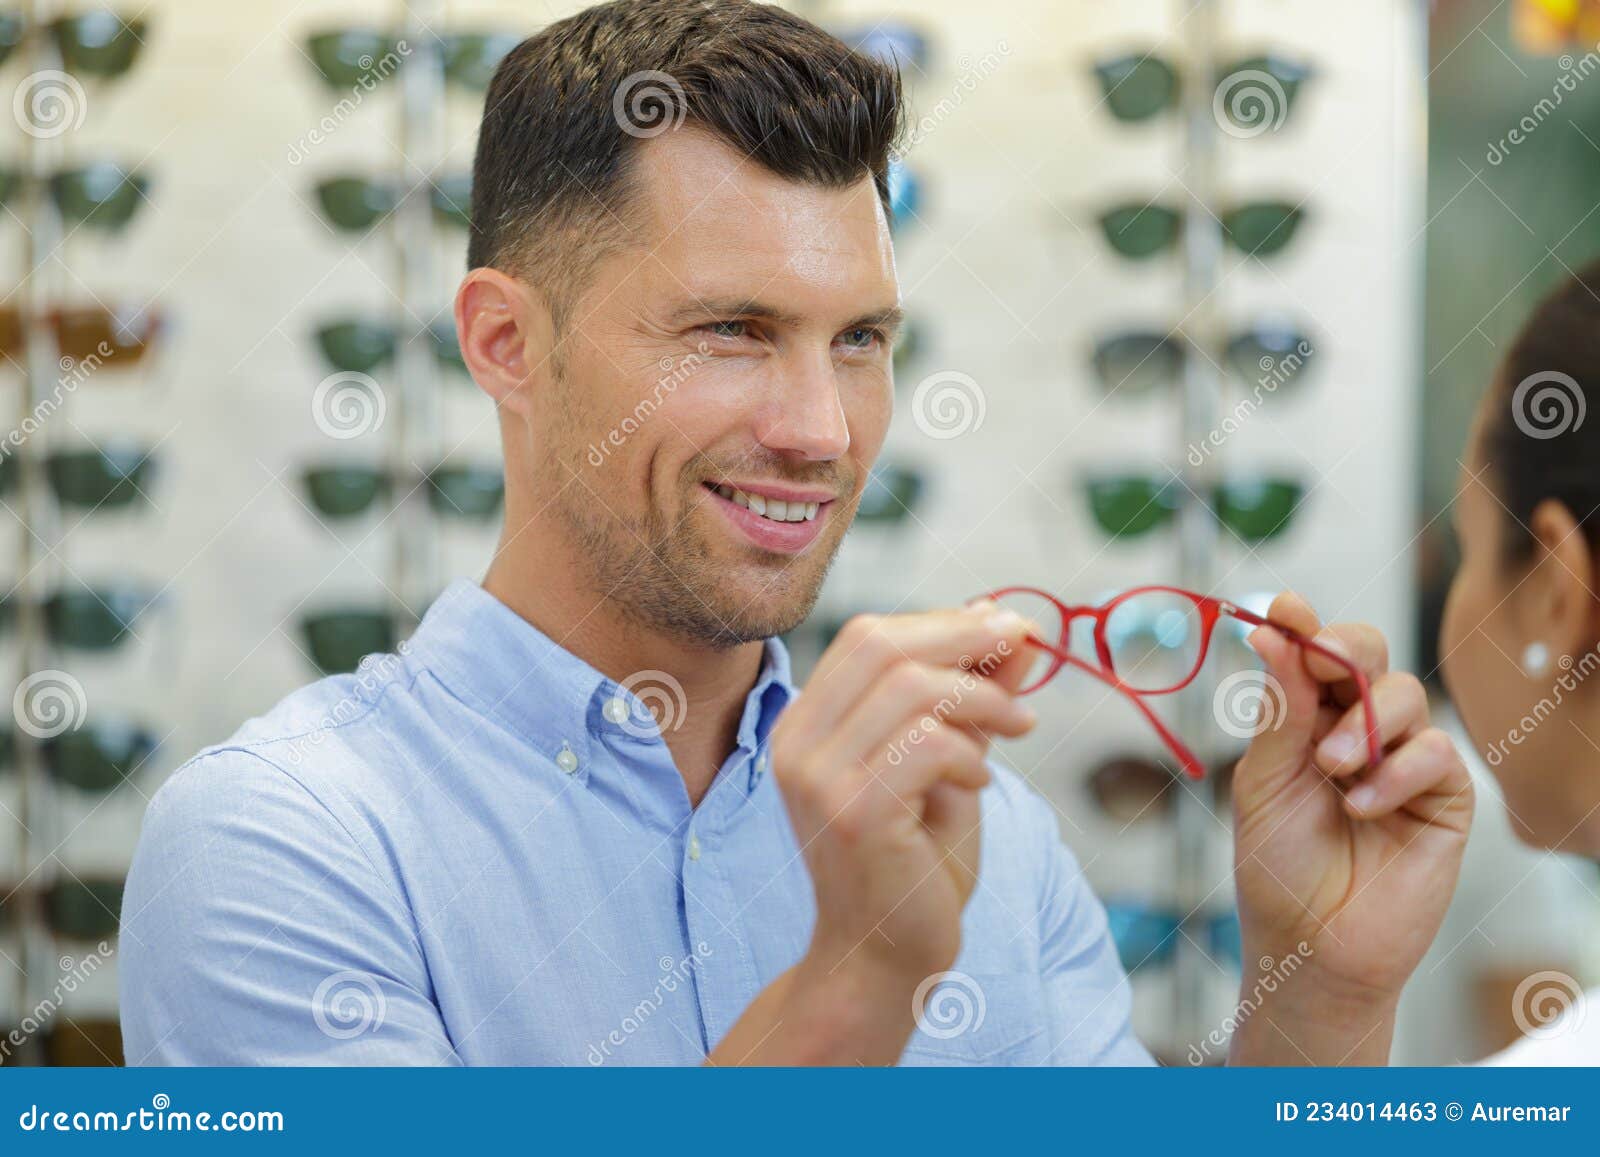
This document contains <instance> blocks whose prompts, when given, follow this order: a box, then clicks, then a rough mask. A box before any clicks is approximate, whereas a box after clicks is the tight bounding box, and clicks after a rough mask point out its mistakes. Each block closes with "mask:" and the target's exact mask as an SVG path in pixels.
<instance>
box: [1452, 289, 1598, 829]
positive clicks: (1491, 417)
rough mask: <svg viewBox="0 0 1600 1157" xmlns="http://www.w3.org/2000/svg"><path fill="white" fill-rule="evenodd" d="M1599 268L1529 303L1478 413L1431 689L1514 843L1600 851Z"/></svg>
mask: <svg viewBox="0 0 1600 1157" xmlns="http://www.w3.org/2000/svg"><path fill="white" fill-rule="evenodd" d="M1591 402H1593V403H1595V404H1596V405H1597V406H1600V263H1596V264H1594V265H1591V266H1589V267H1587V268H1586V269H1584V270H1583V271H1582V272H1581V273H1579V274H1578V275H1577V276H1575V277H1573V278H1570V279H1569V280H1568V281H1566V282H1565V283H1564V284H1563V285H1562V286H1561V287H1560V288H1559V289H1557V290H1556V291H1555V292H1554V293H1552V294H1551V295H1550V296H1549V297H1548V298H1546V299H1545V300H1544V301H1543V302H1541V303H1540V305H1539V307H1538V308H1537V309H1536V310H1535V311H1534V313H1533V316H1532V317H1531V318H1530V319H1529V320H1528V322H1527V324H1526V325H1525V326H1524V327H1523V330H1522V332H1521V333H1520V334H1519V335H1518V336H1517V339H1516V341H1515V343H1514V344H1513V345H1512V346H1511V348H1510V350H1509V351H1508V352H1507V354H1506V356H1505V360H1504V361H1503V362H1502V364H1501V366H1500V369H1499V372H1498V374H1497V376H1496V378H1495V381H1494V382H1493V383H1492V384H1491V386H1490V389H1489V392H1488V394H1487V396H1486V397H1485V398H1484V400H1483V403H1482V405H1481V406H1480V407H1479V410H1478V415H1477V420H1476V422H1475V423H1474V428H1473V434H1472V438H1471V441H1470V444H1469V446H1468V449H1467V457H1466V460H1465V462H1464V468H1463V470H1462V475H1461V487H1460V494H1459V496H1458V498H1457V501H1456V505H1455V510H1454V517H1455V522H1456V531H1457V535H1458V537H1459V539H1460V541H1461V550H1462V562H1461V566H1460V569H1459V570H1458V571H1457V572H1456V576H1455V581H1454V583H1453V585H1452V586H1451V588H1450V598H1449V601H1448V603H1447V604H1446V606H1445V613H1444V626H1443V637H1442V639H1441V640H1440V643H1441V652H1442V653H1443V656H1444V659H1443V666H1444V676H1445V682H1446V683H1447V684H1448V686H1449V688H1450V692H1451V696H1452V697H1453V698H1454V700H1455V703H1456V707H1457V708H1458V710H1459V711H1460V712H1461V715H1462V718H1463V720H1464V721H1465V723H1466V726H1467V730H1468V731H1469V732H1470V733H1471V735H1472V738H1473V741H1474V743H1475V744H1476V745H1477V747H1478V749H1479V751H1481V752H1482V753H1483V754H1484V756H1485V758H1486V759H1487V760H1488V763H1489V766H1490V767H1491V768H1492V769H1493V770H1494V773H1495V776H1496V778H1498V779H1499V781H1500V784H1501V787H1502V788H1503V789H1504V790H1505V795H1506V802H1507V804H1508V806H1509V809H1510V812H1511V817H1512V823H1513V825H1514V826H1515V828H1516V830H1517V832H1518V834H1519V835H1520V836H1521V837H1522V838H1523V839H1524V840H1526V841H1528V842H1529V843H1533V844H1536V845H1538V846H1541V847H1549V848H1562V849H1565V850H1568V851H1574V852H1581V853H1585V854H1589V855H1594V854H1600V594H1597V592H1600V414H1596V415H1593V416H1592V417H1591V416H1590V415H1589V414H1588V410H1589V409H1590V403H1591Z"/></svg>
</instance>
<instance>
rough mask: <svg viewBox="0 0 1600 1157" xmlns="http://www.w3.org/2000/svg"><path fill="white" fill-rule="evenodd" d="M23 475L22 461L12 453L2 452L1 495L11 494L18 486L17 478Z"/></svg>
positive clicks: (0, 455)
mask: <svg viewBox="0 0 1600 1157" xmlns="http://www.w3.org/2000/svg"><path fill="white" fill-rule="evenodd" d="M21 475H22V463H20V462H18V461H17V460H16V458H15V457H13V456H12V455H10V454H0V497H4V496H5V495H7V494H10V493H11V491H12V490H13V489H15V488H16V485H17V479H18V478H19V477H21Z"/></svg>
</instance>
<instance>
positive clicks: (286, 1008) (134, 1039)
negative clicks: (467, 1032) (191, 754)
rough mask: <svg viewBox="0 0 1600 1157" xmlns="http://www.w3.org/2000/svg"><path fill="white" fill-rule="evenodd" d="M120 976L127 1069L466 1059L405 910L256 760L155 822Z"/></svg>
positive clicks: (221, 761)
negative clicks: (455, 1044) (454, 1043)
mask: <svg viewBox="0 0 1600 1157" xmlns="http://www.w3.org/2000/svg"><path fill="white" fill-rule="evenodd" d="M118 976H119V984H120V987H121V1007H122V1032H123V1052H124V1054H125V1056H126V1058H127V1062H128V1063H129V1064H130V1065H442V1064H457V1063H460V1062H459V1060H458V1059H457V1057H456V1054H455V1052H454V1050H453V1049H452V1047H451V1044H450V1041H449V1038H448V1035H447V1033H446V1031H445V1028H444V1025H443V1022H442V1020H441V1018H440V1015H439V1012H438V1009H437V1008H436V1007H435V1005H434V1003H433V1000H432V998H431V986H430V983H429V980H428V972H427V966H426V963H425V961H424V959H423V955H422V950H421V947H420V944H419V942H418V939H417V935H416V930H415V926H414V923H413V921H412V917H411V913H410V911H409V908H408V906H407V905H406V904H405V903H404V902H403V901H402V900H401V899H400V897H399V895H398V894H397V892H396V890H395V888H394V887H393V886H392V885H391V883H390V882H389V881H388V880H387V879H385V878H384V877H383V876H381V875H380V874H379V873H378V872H377V871H376V870H375V869H374V868H373V866H372V863H371V862H370V861H369V860H368V858H367V857H366V855H365V854H364V853H363V851H362V850H361V848H360V847H359V845H358V844H357V843H356V841H355V839H354V838H353V837H352V836H351V834H350V833H349V832H348V831H347V830H346V829H345V827H344V826H343V825H341V824H340V822H339V821H338V819H337V818H336V817H335V816H334V815H333V814H332V813H331V812H330V811H328V809H327V808H326V807H325V806H324V805H323V804H322V803H321V802H320V801H319V800H318V799H317V798H316V797H315V796H313V795H312V794H311V792H310V791H308V790H307V789H306V788H305V787H304V786H303V785H302V784H301V783H300V782H299V781H297V780H296V779H295V778H293V777H292V776H290V775H289V774H288V773H287V772H285V771H283V770H282V769H280V768H279V767H277V766H276V765H274V764H272V763H270V762H268V761H267V760H265V759H263V758H261V757H260V756H257V755H255V754H253V753H251V752H248V751H245V750H242V749H237V748H230V749H222V750H218V751H213V752H210V753H207V754H205V755H202V756H200V757H199V758H198V759H196V760H193V761H191V762H190V763H189V764H187V765H186V766H185V767H184V768H182V769H180V770H179V771H178V772H177V773H176V774H175V775H174V776H173V778H172V779H171V780H170V781H168V783H167V784H166V785H165V786H164V787H163V788H162V790H161V791H160V792H158V793H157V795H156V797H155V799H154V801H153V802H152V803H151V805H150V808H149V810H148V811H147V812H146V816H145V822H144V830H143V832H142V834H141V836H140V840H139V846H138V850H137V851H136V853H135V855H134V861H133V866H132V868H131V869H130V870H129V873H128V882H127V888H126V891H125V894H124V897H123V906H122V931H121V936H120V939H119V960H118Z"/></svg>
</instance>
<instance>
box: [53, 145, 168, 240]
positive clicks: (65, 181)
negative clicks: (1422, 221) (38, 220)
mask: <svg viewBox="0 0 1600 1157" xmlns="http://www.w3.org/2000/svg"><path fill="white" fill-rule="evenodd" d="M149 192H150V182H149V181H148V180H146V179H145V178H144V177H143V176H142V175H140V174H139V173H133V172H129V171H128V170H127V169H124V168H123V167H122V166H121V165H118V164H115V163H113V162H110V161H103V162H101V163H99V164H94V165H85V166H84V167H83V168H81V169H69V170H67V171H66V172H61V173H57V174H56V175H55V176H53V177H51V178H50V199H51V200H53V201H54V202H55V203H56V208H57V209H59V210H60V212H61V218H62V220H63V221H65V222H66V223H67V224H68V225H80V224H81V225H87V226H88V227H89V228H91V229H101V230H104V231H105V232H107V233H115V232H117V231H118V230H120V229H122V228H124V227H125V226H126V225H127V224H128V222H129V221H130V220H132V219H133V215H134V213H135V212H136V211H137V210H138V208H139V206H140V205H142V204H144V201H145V197H146V196H147V195H148V194H149Z"/></svg>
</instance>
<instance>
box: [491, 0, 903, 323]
mask: <svg viewBox="0 0 1600 1157" xmlns="http://www.w3.org/2000/svg"><path fill="white" fill-rule="evenodd" d="M900 118H901V104H900V74H899V72H898V71H897V70H896V69H895V68H894V67H892V66H891V65H888V64H885V63H882V62H880V61H879V60H877V59H874V58H872V57H869V56H866V55H864V54H862V53H859V52H854V51H852V50H851V49H850V48H849V47H847V46H846V45H845V44H844V43H843V42H841V41H840V40H838V39H836V38H835V37H833V36H830V35H829V34H828V33H826V32H824V31H823V30H822V29H820V28H818V27H817V26H816V25H814V24H811V23H809V22H807V21H805V20H803V19H801V18H800V17H798V16H795V15H792V14H791V13H788V12H785V11H784V10H782V9H781V8H775V7H771V6H769V5H765V4H755V3H751V2H750V0H709V2H708V0H614V2H613V3H609V4H601V5H599V6H597V7H594V8H590V9H587V10H586V11H583V12H580V13H578V14H577V15H575V16H572V17H569V18H567V19H565V20H561V21H558V22H557V23H555V24H552V25H550V26H549V27H548V28H546V29H544V30H543V31H542V32H540V33H538V34H537V35H535V36H531V37H529V38H528V39H527V40H524V41H523V42H522V43H521V44H519V45H518V46H517V47H516V48H515V49H513V50H512V51H511V52H510V53H509V54H508V55H507V56H506V58H505V59H504V60H503V61H502V62H501V64H500V67H499V69H498V70H497V71H496V72H495V76H494V81H493V82H492V83H491V84H490V86H489V92H488V94H487V96H486V98H485V101H484V113H483V124H482V128H481V131H480V134H479V138H478V151H477V156H476V158H475V159H474V161H473V169H472V224H473V228H472V235H471V241H470V243H469V245H468V249H467V262H468V265H469V267H471V268H478V267H480V266H485V265H489V266H494V267H495V268H497V269H502V270H504V271H506V272H508V273H511V274H513V275H515V276H521V277H525V278H527V279H528V280H530V281H532V282H533V283H534V284H536V285H538V286H539V288H540V289H541V290H542V291H544V292H545V293H546V295H547V297H548V298H549V304H550V306H551V308H552V311H553V312H554V313H555V317H556V323H557V325H558V327H559V326H561V325H563V324H564V316H563V315H564V314H565V312H566V310H567V309H568V308H569V307H570V305H571V303H572V299H573V298H575V297H576V296H577V293H578V291H579V289H580V288H581V287H582V285H583V284H584V283H585V281H586V280H587V277H588V276H589V274H590V272H591V271H592V269H593V266H594V264H595V262H596V261H597V260H598V259H599V258H600V257H602V256H604V255H605V254H606V253H608V252H611V251H612V249H613V248H614V247H615V246H616V245H619V244H621V243H623V242H624V241H625V240H626V238H627V228H626V226H625V225H624V222H625V221H626V220H627V217H628V214H627V207H628V204H627V203H628V195H629V193H630V191H631V189H630V184H631V183H630V181H629V163H630V159H631V158H632V157H633V155H634V150H635V148H636V146H638V145H639V144H640V143H642V140H643V139H645V138H647V137H650V136H655V135H658V134H659V133H660V132H662V131H672V130H673V129H675V128H677V127H679V126H680V125H692V126H695V127H698V128H701V129H705V130H708V131H710V132H711V133H714V134H715V135H716V136H717V137H719V138H721V139H722V140H723V141H725V142H727V143H728V144H729V145H730V146H731V147H733V148H735V149H737V150H738V151H739V152H740V153H742V154H743V155H745V156H748V157H750V158H751V159H752V160H754V161H756V162H757V163H759V164H761V165H762V166H763V167H765V168H767V169H769V170H771V171H772V172H773V173H776V174H777V175H779V176H781V177H787V178H789V179H791V180H794V181H799V182H804V183H808V184H815V185H821V186H824V187H834V188H844V187H847V186H849V185H852V184H854V183H855V182H857V181H859V180H860V179H861V178H862V177H863V176H866V175H867V174H869V173H870V174H871V176H872V178H873V180H874V182H875V183H876V185H877V189H878V195H879V197H880V198H881V199H882V201H883V203H884V205H885V207H886V208H887V206H888V204H889V173H888V170H889V156H890V152H891V150H892V148H893V147H894V145H895V142H896V140H897V137H898V134H899V131H900Z"/></svg>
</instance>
